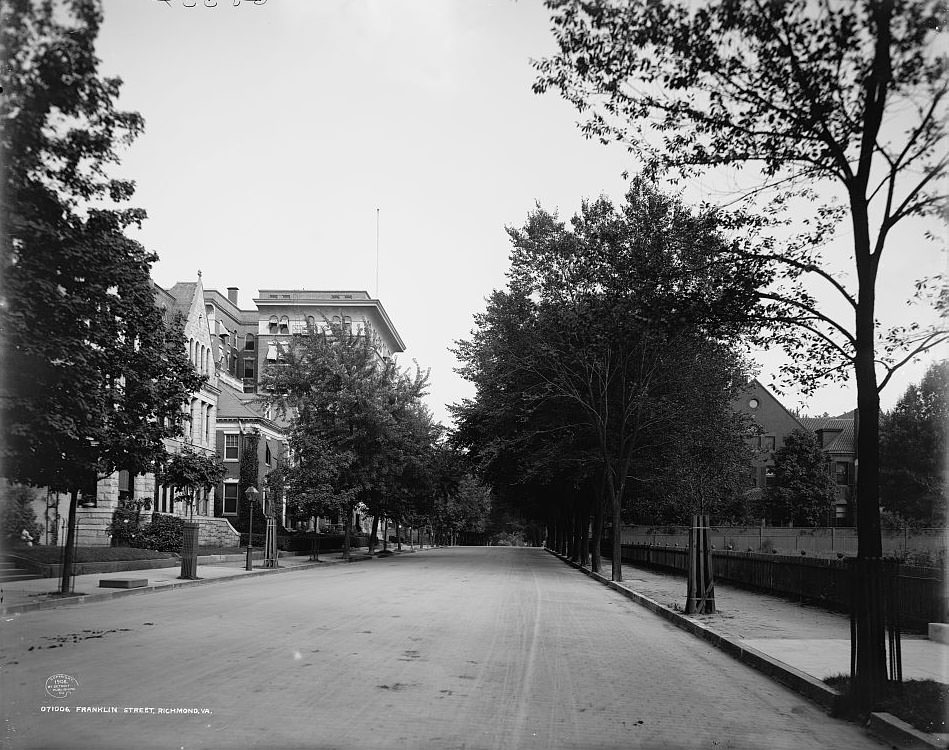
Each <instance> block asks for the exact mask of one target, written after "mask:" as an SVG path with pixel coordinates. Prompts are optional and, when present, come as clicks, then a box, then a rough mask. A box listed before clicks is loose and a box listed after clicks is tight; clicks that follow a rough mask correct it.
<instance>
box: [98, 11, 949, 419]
mask: <svg viewBox="0 0 949 750" xmlns="http://www.w3.org/2000/svg"><path fill="white" fill-rule="evenodd" d="M214 1H215V0H206V1H205V0H186V2H187V3H188V4H191V3H192V2H194V3H196V5H195V7H192V8H189V7H186V5H185V2H182V0H171V1H170V2H162V1H161V0H106V2H105V9H106V16H105V24H104V26H103V28H102V32H101V34H100V38H99V54H100V57H101V58H102V66H101V72H102V73H104V74H107V75H119V76H120V77H121V78H122V79H123V80H124V81H125V85H124V87H123V95H122V99H121V105H122V106H123V107H124V108H126V109H132V110H136V111H139V112H141V113H142V115H143V116H144V117H145V122H146V129H145V134H144V135H143V136H142V137H141V138H140V139H139V140H138V141H136V142H135V144H134V145H133V146H132V147H131V148H130V149H128V150H127V151H126V152H125V154H124V158H123V163H122V166H121V170H120V172H121V174H122V175H124V176H128V177H131V178H133V179H135V180H136V181H137V184H138V191H137V193H136V199H135V203H136V205H140V206H141V207H143V208H145V209H146V210H147V212H148V214H149V219H148V221H147V222H146V223H145V225H144V228H143V230H142V231H141V232H140V233H138V234H137V235H136V236H137V238H138V239H140V240H141V241H142V242H143V243H144V244H145V246H146V247H148V248H149V249H150V250H153V251H155V252H156V253H158V255H159V256H160V261H159V262H158V263H157V264H156V265H155V267H154V277H155V280H156V281H157V282H158V283H159V284H160V285H162V286H164V287H169V286H171V285H173V284H174V283H175V282H178V281H193V280H194V279H195V278H196V276H197V272H198V270H200V271H201V272H202V274H203V277H202V280H203V282H204V286H205V288H209V289H218V290H219V291H221V292H222V293H223V292H225V289H226V287H229V286H237V287H239V288H240V305H241V307H243V308H245V309H247V308H252V307H253V303H252V301H251V300H252V298H253V297H255V296H257V290H258V289H266V288H293V289H355V290H365V291H367V292H369V293H370V294H371V295H373V296H376V294H377V292H378V296H379V298H380V299H381V300H382V303H383V305H384V306H385V308H386V310H387V311H388V313H389V315H390V317H391V319H392V321H393V323H394V324H395V327H396V328H397V330H398V331H399V333H400V334H401V336H402V338H403V339H404V341H405V342H406V346H407V351H406V353H405V354H403V355H402V356H401V358H400V361H401V362H402V363H403V365H407V364H411V361H412V359H415V360H417V362H418V364H419V365H420V366H421V367H422V368H423V369H427V368H431V388H430V396H429V398H428V403H429V405H430V407H431V409H432V410H433V412H434V413H435V416H436V417H437V418H438V419H439V420H441V421H443V422H445V423H446V424H447V423H448V420H449V418H448V415H447V411H446V410H445V404H446V403H452V402H457V401H459V400H460V399H461V398H463V397H465V396H470V395H471V394H472V392H473V391H472V389H471V387H470V386H469V385H468V384H467V383H465V382H464V381H462V380H461V379H460V378H459V377H458V376H457V375H455V374H454V372H453V368H454V367H456V366H457V363H456V361H455V359H454V357H453V355H452V354H451V353H450V351H449V348H450V347H451V346H452V345H453V342H454V341H456V340H457V339H460V338H466V337H468V335H469V333H470V331H471V329H472V326H473V320H472V316H473V315H474V314H475V313H476V312H478V311H480V310H482V309H483V308H484V301H485V297H486V296H487V295H488V294H489V293H490V292H491V290H492V289H495V288H499V287H501V286H503V285H504V281H505V279H504V274H505V271H506V268H507V258H508V252H509V248H510V244H509V240H508V237H507V235H506V233H505V231H504V228H505V226H506V225H521V224H523V222H524V220H525V219H526V217H527V214H528V212H529V211H530V210H532V208H533V207H534V206H535V204H536V203H540V204H541V205H542V206H543V207H544V208H547V209H550V210H553V209H557V210H559V212H560V215H561V217H562V218H569V217H570V216H572V215H573V214H574V213H575V212H576V211H577V210H578V209H579V206H580V201H581V200H582V199H583V198H590V197H596V196H598V195H600V194H606V195H608V196H611V197H613V198H615V199H617V200H619V199H620V198H621V196H622V195H623V192H624V187H625V184H626V183H625V182H624V181H623V179H622V176H621V173H622V172H623V171H624V170H629V171H630V172H635V171H636V164H635V163H633V162H632V161H631V159H630V157H629V156H628V155H627V154H626V152H625V150H624V149H623V148H622V147H619V146H615V145H614V146H610V147H606V146H602V145H600V144H599V143H596V142H590V141H586V140H585V139H584V138H583V136H582V135H581V134H580V132H579V131H578V129H577V127H576V121H577V114H576V112H575V111H574V110H573V109H572V108H571V107H570V106H569V105H567V104H566V103H565V102H563V101H562V100H561V99H559V98H558V97H557V96H556V95H555V94H547V95H544V96H538V95H535V94H533V93H532V92H531V84H532V82H533V80H534V74H533V70H532V68H531V65H530V59H531V58H539V57H542V56H544V55H546V54H549V53H551V52H553V50H554V42H553V36H552V34H551V33H550V23H549V17H548V13H547V11H546V10H545V8H544V7H543V6H542V4H541V2H540V1H539V0H517V1H515V0H319V1H318V2H314V1H313V0H267V2H266V3H265V4H264V5H257V6H255V5H253V4H252V3H250V2H246V0H245V2H243V3H241V4H240V5H239V7H234V0H217V5H216V7H207V5H208V4H210V3H213V2H214ZM702 197H707V196H702ZM377 209H378V210H379V214H378V216H379V232H378V237H379V243H378V246H379V258H380V261H379V265H378V288H377V284H376V279H377V265H376V257H377ZM903 243H904V244H905V247H902V248H899V252H894V253H893V254H892V255H893V260H892V261H891V265H890V266H888V267H887V268H886V269H885V270H886V273H887V274H888V276H887V279H888V283H887V284H886V285H884V286H883V288H882V289H881V296H882V300H881V303H882V305H883V307H884V309H885V310H886V309H887V308H888V313H889V318H890V319H897V320H898V319H906V317H907V316H908V315H910V314H912V315H916V316H918V315H920V313H919V312H913V313H909V312H907V310H906V308H905V306H904V305H902V303H901V302H900V301H898V300H897V297H898V296H899V299H902V297H903V295H902V294H899V295H897V294H894V293H893V292H894V289H893V287H894V286H895V284H893V283H891V282H893V281H894V280H896V279H899V280H900V281H901V282H906V283H908V281H909V280H910V279H911V278H912V277H913V276H914V275H915V274H917V273H918V272H919V271H920V270H921V269H922V270H925V271H934V270H939V268H940V267H945V259H944V258H942V257H941V256H939V255H938V254H937V253H936V252H935V251H934V250H933V249H932V248H931V246H930V247H927V246H924V245H923V244H922V243H921V242H918V241H917V239H916V238H915V237H913V236H909V237H907V238H905V239H904V240H903ZM884 317H886V316H884ZM941 354H942V356H945V354H946V353H945V352H942V353H941ZM760 362H761V365H762V368H763V369H762V372H761V375H760V379H761V380H762V381H763V382H764V383H765V384H766V385H769V384H770V383H771V378H772V376H773V375H774V374H776V367H777V362H778V358H777V357H776V356H774V355H770V356H763V357H761V358H760ZM924 369H925V363H924V364H921V365H918V366H915V367H913V368H909V369H908V370H907V371H906V374H905V375H904V377H902V378H899V379H896V380H895V381H894V382H893V383H892V384H891V385H889V386H888V387H887V389H886V390H885V391H884V393H883V404H884V406H891V405H892V404H893V402H895V400H896V399H897V398H898V396H899V395H900V394H901V393H902V391H903V390H904V389H905V387H906V384H907V383H908V382H913V381H918V380H919V378H920V377H921V376H922V372H923V371H924ZM783 401H784V403H785V405H787V406H789V407H798V406H802V405H803V406H805V407H806V410H807V411H808V412H809V413H814V414H819V413H822V412H824V411H827V412H830V413H832V414H836V413H840V412H843V411H846V410H849V409H852V408H853V407H854V406H855V396H854V391H853V389H841V388H829V389H825V390H823V391H821V392H820V393H819V394H817V395H816V396H815V397H813V398H811V399H810V400H808V401H807V402H804V401H803V400H801V399H800V398H799V397H797V396H796V395H795V394H793V393H789V394H787V395H786V396H785V397H784V398H783Z"/></svg>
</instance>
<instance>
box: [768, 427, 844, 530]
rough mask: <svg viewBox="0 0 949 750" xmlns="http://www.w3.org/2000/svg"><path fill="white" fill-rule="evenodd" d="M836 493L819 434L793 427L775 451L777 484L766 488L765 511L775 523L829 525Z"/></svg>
mask: <svg viewBox="0 0 949 750" xmlns="http://www.w3.org/2000/svg"><path fill="white" fill-rule="evenodd" d="M836 496H837V488H836V484H835V482H834V479H833V477H831V475H830V470H829V467H828V462H827V456H826V455H825V454H824V451H822V450H821V445H820V441H819V440H818V438H817V435H815V434H814V433H813V432H810V431H809V430H803V429H795V430H792V431H791V432H790V433H789V434H788V435H787V436H786V437H785V438H784V445H782V446H781V447H780V448H778V450H776V451H775V453H774V483H773V484H772V485H771V486H770V487H768V488H767V490H766V491H765V498H764V499H765V510H766V511H767V513H768V514H769V516H770V518H771V521H772V523H774V524H776V525H783V524H786V523H787V524H791V525H792V526H826V525H828V524H827V519H828V517H829V516H830V517H832V515H831V514H832V513H833V509H834V500H835V498H836Z"/></svg>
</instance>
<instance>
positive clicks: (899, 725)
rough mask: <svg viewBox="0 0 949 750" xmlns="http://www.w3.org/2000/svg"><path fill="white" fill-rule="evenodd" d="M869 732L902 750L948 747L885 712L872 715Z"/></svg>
mask: <svg viewBox="0 0 949 750" xmlns="http://www.w3.org/2000/svg"><path fill="white" fill-rule="evenodd" d="M867 731H868V732H869V733H870V734H872V735H873V736H874V737H876V738H878V739H881V740H883V741H884V742H886V743H888V744H890V745H892V746H894V747H899V748H901V750H917V748H919V749H920V750H923V749H925V750H929V749H930V748H931V749H932V750H944V749H945V747H946V745H945V743H943V742H940V741H939V740H937V739H934V738H933V737H931V736H930V735H928V734H926V733H925V732H920V731H919V730H918V729H916V728H915V727H914V726H912V725H911V724H907V723H906V722H905V721H903V720H902V719H899V718H897V717H896V716H894V715H893V714H889V713H886V712H885V711H877V712H874V713H871V714H870V720H869V721H868V722H867Z"/></svg>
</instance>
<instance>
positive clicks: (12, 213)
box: [0, 0, 201, 491]
mask: <svg viewBox="0 0 949 750" xmlns="http://www.w3.org/2000/svg"><path fill="white" fill-rule="evenodd" d="M0 13H2V17H0V29H2V31H0V34H2V47H3V49H4V51H5V54H6V58H5V61H4V64H5V73H6V74H5V77H4V85H5V87H6V89H7V90H5V92H4V95H3V97H2V102H0V107H2V109H0V121H2V123H3V130H2V140H0V144H2V156H3V158H2V175H3V181H2V201H3V204H2V205H3V216H4V224H3V232H2V236H0V241H2V245H3V253H2V258H0V284H2V300H3V304H2V307H0V322H2V331H3V339H2V346H3V359H4V382H3V390H4V398H3V400H2V418H3V424H4V428H5V440H4V441H3V448H4V451H3V462H4V465H3V473H4V474H5V475H6V476H8V477H10V478H14V479H17V480H18V481H23V482H28V483H32V484H36V485H46V486H49V487H51V488H53V489H56V490H65V491H69V490H75V489H76V488H78V487H82V486H86V485H87V484H88V483H89V481H90V477H95V476H99V477H101V476H106V475H108V474H111V473H112V472H113V471H115V470H116V469H119V468H121V469H127V470H129V471H130V472H131V473H133V474H136V473H144V472H146V471H148V470H150V469H151V467H152V462H153V461H154V459H155V458H156V456H157V455H159V454H160V453H161V451H162V450H163V447H162V438H165V437H173V436H174V435H176V434H177V433H178V431H179V429H180V425H181V422H182V418H183V415H182V413H181V409H180V404H181V403H182V402H183V401H184V400H185V399H186V398H187V396H188V394H189V393H191V392H192V391H193V390H196V389H197V388H198V387H199V386H200V383H201V380H200V378H199V377H198V376H197V374H196V373H195V372H194V368H193V367H192V366H191V364H190V362H189V361H188V358H187V355H186V352H185V348H184V345H183V337H182V331H181V325H180V321H168V322H166V321H165V319H164V317H163V313H162V311H161V310H159V309H158V308H157V307H156V305H155V300H154V295H153V291H152V283H151V279H150V275H149V274H150V268H151V264H152V263H153V262H154V261H155V259H156V256H155V255H153V254H151V253H148V252H146V251H145V250H144V249H143V248H142V247H141V246H140V245H139V244H138V243H136V242H133V241H131V240H129V239H128V238H126V237H125V236H124V234H123V231H124V230H125V228H126V227H128V226H129V225H130V224H134V223H138V222H140V221H141V220H142V219H143V218H144V213H143V212H142V211H141V210H138V209H130V208H122V207H120V206H119V205H118V202H122V201H125V200H127V199H128V198H129V197H130V196H131V194H132V188H133V186H132V184H131V183H129V182H127V181H121V180H115V179H111V178H109V177H108V176H107V167H108V165H109V164H111V163H114V162H116V161H117V159H118V156H117V146H118V145H119V144H121V143H125V142H129V141H131V139H132V138H134V137H135V136H136V135H137V134H138V133H139V132H141V129H142V118H141V117H140V116H139V115H138V114H135V113H127V112H120V111H118V110H116V108H115V99H116V98H117V96H118V91H119V85H120V81H119V80H118V79H106V78H100V77H99V75H98V73H97V67H98V60H97V58H96V57H95V49H94V42H95V37H96V34H97V32H98V28H99V24H100V23H101V10H100V8H99V6H98V4H97V3H94V2H80V1H76V2H72V3H68V4H67V5H66V6H64V7H62V8H57V7H55V6H54V5H53V4H52V3H32V2H26V1H25V0H19V1H16V0H15V1H14V2H10V3H4V4H3V6H2V8H0Z"/></svg>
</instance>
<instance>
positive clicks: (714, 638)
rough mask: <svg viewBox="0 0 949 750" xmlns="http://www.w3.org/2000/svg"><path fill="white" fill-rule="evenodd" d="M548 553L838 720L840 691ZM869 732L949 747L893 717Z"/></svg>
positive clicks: (908, 748)
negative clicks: (787, 688) (800, 696)
mask: <svg viewBox="0 0 949 750" xmlns="http://www.w3.org/2000/svg"><path fill="white" fill-rule="evenodd" d="M545 549H546V550H547V551H548V552H549V553H550V554H552V555H553V556H554V557H556V558H557V559H559V560H562V561H563V562H565V563H567V565H569V566H571V567H572V568H576V569H577V570H579V571H581V572H582V573H584V574H586V575H587V576H589V577H590V578H593V579H594V580H596V581H599V582H600V583H602V584H604V585H605V586H608V587H609V588H611V589H613V590H614V591H616V592H617V593H619V594H622V595H623V596H625V597H626V598H627V599H632V600H633V601H634V602H636V603H637V604H641V605H642V606H644V607H646V608H647V609H649V610H650V611H652V612H654V613H656V614H657V615H659V616H660V617H662V618H664V619H666V620H668V621H669V622H671V623H672V624H673V625H675V626H676V627H678V628H681V629H682V630H685V631H686V632H689V633H692V634H693V635H697V636H698V637H699V638H703V639H704V640H706V641H708V642H709V643H711V644H712V645H714V646H715V647H717V648H719V649H721V650H722V651H724V652H725V653H727V654H728V655H729V656H732V657H734V658H736V659H738V660H739V661H740V662H742V663H744V664H747V665H748V666H749V667H751V668H752V669H756V670H757V671H759V672H761V673H763V674H765V675H766V676H768V677H770V678H772V679H773V680H776V681H777V682H780V683H781V684H783V685H785V686H787V687H789V688H791V689H792V690H794V691H795V692H797V693H800V694H801V695H803V696H804V697H806V698H808V699H810V700H811V701H813V702H815V703H817V704H818V705H819V706H821V707H822V708H823V709H824V710H826V711H827V712H828V713H829V714H830V715H831V716H837V715H838V714H839V712H840V708H841V700H842V698H843V696H842V695H841V694H840V693H839V692H838V691H836V690H834V689H833V688H832V687H829V686H828V685H826V684H824V683H823V682H821V681H820V680H818V679H816V678H814V677H812V676H811V675H809V674H806V673H804V672H801V671H800V670H798V669H795V668H794V667H792V666H791V665H790V664H785V663H784V662H783V661H779V660H778V659H775V658H773V657H771V656H768V655H767V654H764V653H762V652H761V651H758V650H757V649H754V648H751V647H749V646H743V645H741V642H740V641H735V640H732V639H731V638H728V637H726V636H723V635H720V634H718V633H715V632H713V631H711V630H709V629H708V628H707V627H705V626H704V625H702V624H700V623H697V622H695V621H694V620H690V619H689V618H687V617H685V616H684V615H682V614H679V613H678V612H676V611H675V610H672V609H669V608H668V607H666V606H664V605H662V604H659V602H656V601H653V600H652V599H650V598H649V597H646V596H643V595H642V594H638V593H636V592H635V591H633V590H632V589H628V588H626V587H625V586H623V585H622V582H621V583H617V582H616V581H611V580H610V579H608V578H606V577H605V576H602V575H600V574H599V573H594V572H593V571H592V570H589V569H588V568H585V567H583V566H582V565H580V564H578V563H575V562H573V561H572V560H570V559H568V558H566V557H565V556H563V555H561V554H560V553H558V552H554V551H553V550H552V549H550V548H549V547H545ZM866 730H867V733H868V734H870V735H872V736H874V737H876V738H877V739H880V740H883V741H884V742H886V743H888V744H889V745H890V746H891V747H894V748H900V750H917V748H920V749H925V750H930V749H931V750H945V749H946V747H947V745H945V744H943V743H941V742H939V741H938V740H936V739H934V738H933V737H931V736H929V735H927V734H925V733H924V732H920V731H919V730H917V729H915V728H914V727H912V726H910V725H909V724H907V723H906V722H905V721H902V720H901V719H898V718H896V717H895V716H893V715H892V714H889V713H885V712H882V711H880V712H875V713H871V714H870V719H869V721H868V722H867V725H866Z"/></svg>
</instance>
